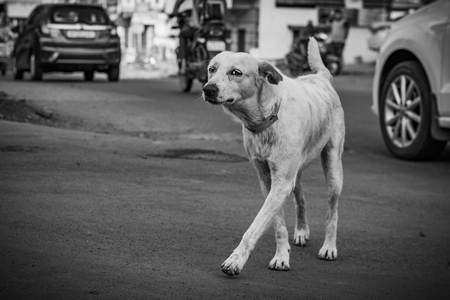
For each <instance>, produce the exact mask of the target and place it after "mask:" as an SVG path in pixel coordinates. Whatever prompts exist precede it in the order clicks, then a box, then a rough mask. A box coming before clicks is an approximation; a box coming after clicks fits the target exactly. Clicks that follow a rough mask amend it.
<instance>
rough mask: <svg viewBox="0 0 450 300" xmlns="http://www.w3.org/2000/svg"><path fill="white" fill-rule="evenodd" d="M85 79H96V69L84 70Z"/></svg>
mask: <svg viewBox="0 0 450 300" xmlns="http://www.w3.org/2000/svg"><path fill="white" fill-rule="evenodd" d="M84 80H85V81H92V80H94V71H84Z"/></svg>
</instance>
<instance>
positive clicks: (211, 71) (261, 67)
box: [203, 52, 283, 105]
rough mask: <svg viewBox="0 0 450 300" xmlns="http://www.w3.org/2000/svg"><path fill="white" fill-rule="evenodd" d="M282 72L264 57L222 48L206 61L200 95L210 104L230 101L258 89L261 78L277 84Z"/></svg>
mask: <svg viewBox="0 0 450 300" xmlns="http://www.w3.org/2000/svg"><path fill="white" fill-rule="evenodd" d="M282 80H283V77H282V75H281V74H280V73H279V72H278V71H277V70H276V69H275V67H273V66H272V65H271V64H270V63H268V62H266V61H260V60H258V59H256V58H255V57H253V56H251V55H249V54H247V53H241V52H239V53H234V52H222V53H220V54H218V55H216V56H215V57H214V58H213V59H212V60H211V62H210V64H209V65H208V82H207V83H206V84H205V86H204V87H203V99H204V100H205V101H207V102H209V103H212V104H223V105H233V104H235V103H238V102H239V101H241V100H246V99H248V98H250V97H253V96H255V95H256V94H257V93H258V90H259V89H260V87H261V85H262V84H263V83H264V82H268V83H270V84H275V85H277V84H278V83H279V82H280V81H282Z"/></svg>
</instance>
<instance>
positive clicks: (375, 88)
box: [371, 55, 383, 116]
mask: <svg viewBox="0 0 450 300" xmlns="http://www.w3.org/2000/svg"><path fill="white" fill-rule="evenodd" d="M382 67H383V62H382V56H381V55H379V56H378V59H377V62H376V64H375V74H374V76H373V83H372V107H371V109H372V112H373V113H374V114H375V115H377V116H378V113H379V104H378V103H379V97H380V90H381V87H380V84H381V72H382Z"/></svg>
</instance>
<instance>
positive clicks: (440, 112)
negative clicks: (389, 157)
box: [372, 0, 450, 160]
mask: <svg viewBox="0 0 450 300" xmlns="http://www.w3.org/2000/svg"><path fill="white" fill-rule="evenodd" d="M449 15H450V1H448V0H440V1H436V2H434V3H432V4H429V5H427V6H424V7H422V8H421V9H419V10H418V11H416V12H415V13H413V14H411V15H409V16H406V17H405V18H403V19H402V20H400V21H399V22H397V23H395V24H393V26H392V28H391V30H390V33H389V35H388V36H387V38H386V40H385V41H384V43H383V45H382V46H381V48H380V54H379V56H378V59H377V64H376V68H375V76H374V81H373V90H372V96H373V97H372V98H373V103H372V110H373V111H374V112H375V114H377V115H378V116H379V123H380V127H381V132H382V135H383V139H384V142H385V144H386V145H387V148H388V149H389V150H390V151H391V152H392V154H393V155H394V156H396V157H398V158H401V159H407V160H423V159H431V158H434V157H436V156H437V155H439V154H440V153H441V152H442V150H443V149H444V148H445V146H446V143H447V141H449V140H450V55H448V53H450V26H449V25H450V24H449Z"/></svg>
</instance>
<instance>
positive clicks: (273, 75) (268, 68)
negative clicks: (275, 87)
mask: <svg viewBox="0 0 450 300" xmlns="http://www.w3.org/2000/svg"><path fill="white" fill-rule="evenodd" d="M258 72H259V76H262V77H264V78H267V81H269V83H271V84H278V82H280V81H282V80H283V76H281V74H280V73H279V72H278V71H277V70H276V69H275V68H274V66H272V65H271V64H270V63H268V62H267V61H261V62H260V63H259V65H258Z"/></svg>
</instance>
